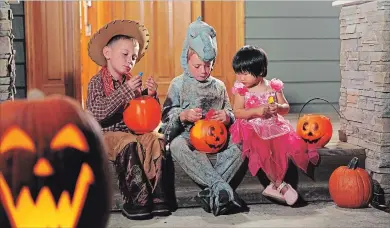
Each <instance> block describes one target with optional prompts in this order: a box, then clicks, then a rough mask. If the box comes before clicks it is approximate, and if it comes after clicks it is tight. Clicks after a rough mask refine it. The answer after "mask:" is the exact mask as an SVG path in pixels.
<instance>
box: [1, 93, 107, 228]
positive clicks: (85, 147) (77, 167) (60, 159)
mask: <svg viewBox="0 0 390 228" xmlns="http://www.w3.org/2000/svg"><path fill="white" fill-rule="evenodd" d="M0 116H1V118H0V227H2V228H6V227H105V226H106V224H107V221H108V215H109V212H110V206H111V202H110V201H111V192H110V189H109V186H110V184H109V182H108V173H107V169H108V164H107V158H106V155H105V151H104V146H103V139H102V138H101V136H100V134H101V133H100V130H99V129H100V128H99V126H98V124H97V122H96V121H94V120H93V118H92V116H90V115H89V114H87V113H86V112H84V111H83V110H82V109H81V107H80V106H79V105H78V104H77V103H76V102H75V101H73V100H71V99H70V98H66V97H63V96H52V97H47V98H45V99H43V100H34V101H30V100H17V101H7V102H4V103H1V104H0Z"/></svg>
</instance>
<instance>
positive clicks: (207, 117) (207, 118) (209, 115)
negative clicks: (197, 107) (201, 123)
mask: <svg viewBox="0 0 390 228" xmlns="http://www.w3.org/2000/svg"><path fill="white" fill-rule="evenodd" d="M214 113H215V110H214V109H210V110H209V111H208V112H207V113H206V116H205V119H206V120H209V119H211V117H213V115H214Z"/></svg>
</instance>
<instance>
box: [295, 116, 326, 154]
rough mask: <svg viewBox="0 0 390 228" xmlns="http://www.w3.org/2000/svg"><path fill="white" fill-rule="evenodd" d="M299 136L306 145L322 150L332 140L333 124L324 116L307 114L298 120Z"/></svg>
mask: <svg viewBox="0 0 390 228" xmlns="http://www.w3.org/2000/svg"><path fill="white" fill-rule="evenodd" d="M297 134H298V135H299V136H300V137H301V138H302V139H303V140H304V141H305V142H306V143H309V144H313V145H314V146H315V147H318V148H322V147H324V146H325V145H326V144H327V143H328V142H329V141H330V139H331V138H332V134H333V127H332V123H331V122H330V119H329V118H328V117H326V116H324V115H316V114H306V115H304V116H302V117H301V118H299V120H298V123H297Z"/></svg>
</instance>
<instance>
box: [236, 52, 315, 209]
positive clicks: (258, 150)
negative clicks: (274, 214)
mask: <svg viewBox="0 0 390 228" xmlns="http://www.w3.org/2000/svg"><path fill="white" fill-rule="evenodd" d="M267 67H268V60H267V55H266V53H265V52H264V51H263V50H262V49H259V48H257V47H254V46H244V47H243V48H241V49H240V50H239V51H238V52H237V53H236V55H235V56H234V58H233V69H234V72H235V73H236V76H237V81H236V82H235V84H234V87H233V89H232V91H233V94H235V97H234V115H235V117H236V121H235V123H234V124H233V125H232V126H231V128H230V132H231V134H232V137H233V142H235V143H242V147H243V148H242V153H243V156H244V157H248V158H249V163H248V166H249V171H250V172H251V174H252V175H253V176H255V175H256V174H257V172H258V171H259V169H262V170H263V171H264V172H265V174H266V175H267V177H268V179H269V180H270V184H269V185H268V186H267V187H266V188H265V190H264V191H263V195H265V196H268V197H272V198H274V199H276V200H278V201H281V202H285V203H287V204H288V205H293V204H295V202H296V201H297V199H298V194H297V192H296V191H295V190H294V189H293V188H292V187H291V185H290V184H288V183H286V182H284V177H285V174H286V171H287V168H288V160H289V159H291V160H292V161H293V162H294V163H295V164H296V165H297V166H298V167H299V168H301V169H302V170H303V171H305V172H306V170H307V167H308V164H309V162H312V163H313V164H317V162H318V158H319V157H318V153H317V152H316V151H315V150H308V148H307V144H306V143H305V142H304V141H303V140H302V139H301V138H300V137H299V136H298V135H297V134H296V132H295V131H294V129H293V127H292V126H291V124H290V123H289V122H288V121H287V120H285V119H284V118H283V116H282V115H285V114H287V113H288V112H289V109H290V106H289V104H288V102H287V100H286V98H285V96H284V94H283V82H282V81H280V80H278V79H272V80H271V81H268V80H266V79H265V77H266V76H267Z"/></svg>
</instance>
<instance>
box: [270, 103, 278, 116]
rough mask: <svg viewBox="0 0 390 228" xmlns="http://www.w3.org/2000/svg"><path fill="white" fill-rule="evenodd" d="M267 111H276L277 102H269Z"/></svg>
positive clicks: (273, 112)
mask: <svg viewBox="0 0 390 228" xmlns="http://www.w3.org/2000/svg"><path fill="white" fill-rule="evenodd" d="M269 113H271V114H272V115H274V114H276V113H278V103H275V102H274V103H272V104H269Z"/></svg>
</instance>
